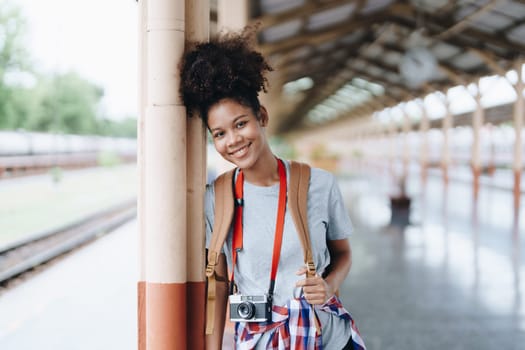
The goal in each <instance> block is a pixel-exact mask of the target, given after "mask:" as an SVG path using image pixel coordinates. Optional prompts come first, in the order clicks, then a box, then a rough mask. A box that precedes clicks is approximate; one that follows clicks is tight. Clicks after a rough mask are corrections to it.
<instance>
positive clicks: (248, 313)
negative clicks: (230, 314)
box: [237, 301, 255, 320]
mask: <svg viewBox="0 0 525 350" xmlns="http://www.w3.org/2000/svg"><path fill="white" fill-rule="evenodd" d="M237 313H238V314H239V316H240V317H241V318H243V319H245V320H248V319H250V318H252V317H253V316H254V315H255V305H253V304H252V303H250V302H249V301H244V302H242V303H240V304H239V306H238V307H237Z"/></svg>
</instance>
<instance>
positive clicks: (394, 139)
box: [387, 115, 399, 179]
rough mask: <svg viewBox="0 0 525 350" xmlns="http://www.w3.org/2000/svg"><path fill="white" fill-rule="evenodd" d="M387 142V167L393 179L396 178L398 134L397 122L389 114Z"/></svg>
mask: <svg viewBox="0 0 525 350" xmlns="http://www.w3.org/2000/svg"><path fill="white" fill-rule="evenodd" d="M388 138H389V140H388V144H389V148H390V149H389V150H388V151H387V152H388V158H389V168H390V175H391V176H392V178H393V179H396V169H395V168H396V166H395V164H396V157H397V155H398V147H399V145H398V135H397V124H396V122H395V121H394V119H393V118H392V116H391V115H390V118H389V121H388Z"/></svg>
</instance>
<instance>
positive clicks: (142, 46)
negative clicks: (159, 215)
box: [137, 0, 147, 350]
mask: <svg viewBox="0 0 525 350" xmlns="http://www.w3.org/2000/svg"><path fill="white" fill-rule="evenodd" d="M146 1H147V0H141V1H140V4H139V6H140V11H139V20H138V25H139V28H138V33H139V35H138V37H139V45H138V50H139V51H138V53H137V54H138V56H139V64H140V68H139V79H138V80H139V83H138V86H139V93H138V96H139V106H138V111H139V115H138V118H137V139H138V144H137V168H138V169H137V170H138V172H139V183H138V186H139V190H138V195H137V222H138V230H139V232H138V234H139V251H138V256H139V258H138V263H139V266H138V269H139V282H138V288H137V295H138V305H137V321H138V325H137V329H138V349H139V350H144V349H146V334H145V330H146V300H145V299H146V270H145V268H146V250H145V249H143V248H144V247H145V246H146V229H145V227H146V218H145V215H144V201H145V190H146V186H145V181H144V180H145V176H144V173H145V169H146V167H145V162H144V149H145V142H146V140H145V134H144V117H145V114H146V113H145V107H146V96H147V94H146V89H144V88H142V87H143V86H144V85H145V84H146V64H145V63H146V53H147V49H146V48H147V35H146V33H147V32H146V30H145V28H146V18H147V2H146Z"/></svg>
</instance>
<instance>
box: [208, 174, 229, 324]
mask: <svg viewBox="0 0 525 350" xmlns="http://www.w3.org/2000/svg"><path fill="white" fill-rule="evenodd" d="M234 172H235V169H233V170H231V171H228V172H226V173H224V174H222V175H220V176H219V177H218V178H217V179H216V180H215V187H214V188H215V209H214V221H213V231H212V236H211V241H210V244H209V247H208V264H207V266H206V277H207V279H208V296H207V303H206V334H213V325H214V322H215V298H216V295H217V289H216V288H217V286H216V283H217V282H216V274H215V267H216V266H217V264H218V263H219V254H220V253H221V250H222V247H223V245H224V241H225V240H226V237H227V236H228V232H229V230H230V225H231V222H232V218H233V212H234V205H233V201H234V199H233V187H232V185H233V174H234Z"/></svg>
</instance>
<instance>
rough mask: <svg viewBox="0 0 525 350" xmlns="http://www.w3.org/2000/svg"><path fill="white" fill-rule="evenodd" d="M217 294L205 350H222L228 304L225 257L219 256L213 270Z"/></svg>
mask: <svg viewBox="0 0 525 350" xmlns="http://www.w3.org/2000/svg"><path fill="white" fill-rule="evenodd" d="M215 273H216V286H217V293H216V299H215V319H214V321H213V326H214V327H213V334H210V335H206V350H215V349H217V350H220V349H222V338H223V335H224V324H225V321H226V305H227V302H228V269H227V267H226V257H225V255H224V254H220V255H219V262H218V264H217V266H216V268H215Z"/></svg>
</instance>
